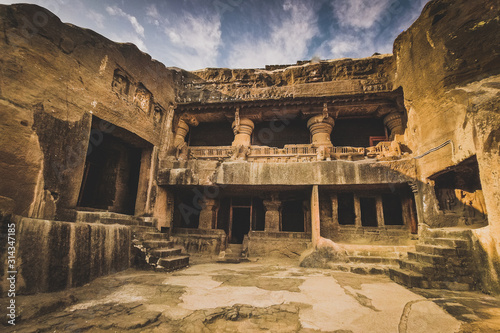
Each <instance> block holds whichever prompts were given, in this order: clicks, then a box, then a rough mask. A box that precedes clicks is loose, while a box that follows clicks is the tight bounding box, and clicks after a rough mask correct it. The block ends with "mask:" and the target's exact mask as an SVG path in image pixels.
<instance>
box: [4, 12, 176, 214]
mask: <svg viewBox="0 0 500 333" xmlns="http://www.w3.org/2000/svg"><path fill="white" fill-rule="evenodd" d="M0 22H1V26H2V29H0V49H1V50H2V52H0V174H1V177H2V178H1V181H0V195H3V196H6V197H9V198H12V199H13V200H14V202H15V207H14V213H15V214H17V215H22V216H29V217H34V218H46V219H54V218H55V219H57V220H68V219H72V217H74V216H72V215H71V209H73V208H74V207H75V206H76V204H77V200H78V195H79V190H80V185H81V181H82V177H83V170H84V165H85V157H86V155H87V147H88V145H89V136H90V126H91V122H92V117H93V116H96V117H98V118H99V119H102V120H105V121H107V122H110V123H112V124H113V125H115V126H118V127H120V128H123V129H125V130H127V131H128V132H130V133H132V134H133V135H137V136H138V137H140V138H141V139H142V140H144V141H146V142H148V143H149V144H151V145H152V146H155V147H159V146H160V141H161V138H162V135H165V136H166V137H168V136H169V133H166V131H168V129H169V127H168V126H167V125H166V124H165V123H166V122H167V121H171V118H169V117H168V115H167V112H168V111H167V110H171V106H172V105H173V103H174V100H175V97H174V96H175V89H176V88H175V87H176V84H175V81H176V80H177V79H176V77H177V75H178V71H177V70H173V69H168V68H166V67H165V66H164V65H163V64H161V63H159V62H157V61H155V60H153V59H151V57H150V56H149V55H147V54H145V53H143V52H141V51H140V50H139V49H137V47H135V46H134V45H132V44H119V43H114V42H111V41H110V40H108V39H106V38H104V37H103V36H101V35H99V34H97V33H95V32H93V31H90V30H86V29H81V28H79V27H75V26H72V25H69V24H65V23H62V22H61V21H60V20H59V18H57V17H56V16H55V15H54V14H53V13H51V12H49V11H47V10H46V9H44V8H42V7H38V6H35V5H25V4H19V5H12V6H4V5H0ZM90 138H91V142H92V139H93V140H94V142H99V138H98V137H97V136H95V137H90ZM153 162H155V163H156V161H153ZM150 164H151V163H150ZM153 164H154V163H153ZM144 176H145V177H148V178H149V177H150V174H147V173H146V174H145V175H144ZM143 183H144V184H147V185H151V186H156V184H155V183H153V182H151V181H149V179H146V180H143ZM148 192H149V193H154V192H155V191H154V190H150V191H148ZM154 201H155V200H154V198H150V202H154ZM153 208H154V207H149V209H150V211H148V212H142V213H152V212H153ZM68 211H69V212H68Z"/></svg>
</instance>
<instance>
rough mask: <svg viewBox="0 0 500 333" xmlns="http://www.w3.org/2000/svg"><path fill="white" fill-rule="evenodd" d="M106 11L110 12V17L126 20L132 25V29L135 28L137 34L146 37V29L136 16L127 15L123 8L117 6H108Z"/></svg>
mask: <svg viewBox="0 0 500 333" xmlns="http://www.w3.org/2000/svg"><path fill="white" fill-rule="evenodd" d="M106 11H107V12H108V14H109V15H112V16H120V17H124V18H126V19H127V20H128V21H129V22H130V24H132V27H133V28H134V30H135V32H136V33H137V34H139V35H140V36H142V37H144V27H143V26H142V25H141V24H140V23H139V21H137V18H136V17H135V16H132V15H130V14H127V13H125V12H124V11H123V10H122V9H121V8H119V7H117V6H113V7H110V6H107V7H106Z"/></svg>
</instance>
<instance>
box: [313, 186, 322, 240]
mask: <svg viewBox="0 0 500 333" xmlns="http://www.w3.org/2000/svg"><path fill="white" fill-rule="evenodd" d="M320 237H321V235H320V213H319V189H318V185H314V186H313V188H312V192H311V241H312V245H313V247H314V248H316V247H317V246H318V243H319V240H320Z"/></svg>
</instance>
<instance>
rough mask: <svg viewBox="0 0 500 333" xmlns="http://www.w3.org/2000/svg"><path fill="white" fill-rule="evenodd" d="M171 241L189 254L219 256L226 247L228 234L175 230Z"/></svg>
mask: <svg viewBox="0 0 500 333" xmlns="http://www.w3.org/2000/svg"><path fill="white" fill-rule="evenodd" d="M171 239H172V241H174V243H175V244H176V245H180V246H183V247H184V250H185V251H186V252H188V253H202V254H208V255H218V254H219V252H220V251H222V250H223V249H224V247H225V241H226V232H225V231H224V230H219V229H183V228H175V229H174V231H173V234H172V237H171Z"/></svg>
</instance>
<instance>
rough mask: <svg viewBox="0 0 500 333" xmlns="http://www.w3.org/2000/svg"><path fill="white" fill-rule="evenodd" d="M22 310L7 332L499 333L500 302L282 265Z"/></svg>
mask: <svg viewBox="0 0 500 333" xmlns="http://www.w3.org/2000/svg"><path fill="white" fill-rule="evenodd" d="M0 301H2V299H0ZM17 303H18V309H19V310H20V315H21V317H20V318H19V319H18V321H17V325H16V326H15V327H4V328H3V329H2V328H1V327H0V331H5V332H123V331H129V332H196V333H198V332H260V331H268V332H339V333H340V332H345V333H347V332H363V333H365V332H384V333H386V332H411V333H413V332H426V333H429V332H439V333H446V332H499V331H500V299H499V298H495V297H490V296H487V295H484V294H481V293H475V292H450V291H435V290H433V291H426V290H408V289H406V288H404V287H402V286H400V285H398V284H396V283H394V282H392V281H391V280H390V279H389V278H387V277H386V276H383V275H377V276H374V275H371V276H369V275H357V274H353V273H344V272H337V271H332V270H323V269H306V268H300V267H297V264H296V263H294V262H283V261H279V262H278V261H275V262H271V261H264V262H250V263H240V264H216V263H205V264H203V263H200V264H194V265H192V266H191V267H189V268H187V269H184V270H181V271H177V272H173V273H155V272H148V271H137V270H127V271H125V272H121V273H118V274H115V275H112V276H107V277H103V278H99V279H97V280H95V281H93V282H92V283H90V284H88V285H86V286H83V287H81V288H74V289H71V290H68V291H65V292H59V293H51V294H38V295H33V296H19V297H18V298H17ZM2 309H4V304H3V303H2Z"/></svg>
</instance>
